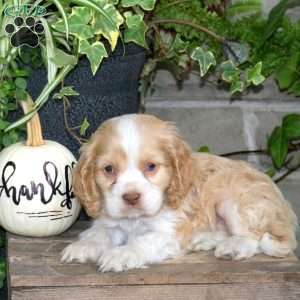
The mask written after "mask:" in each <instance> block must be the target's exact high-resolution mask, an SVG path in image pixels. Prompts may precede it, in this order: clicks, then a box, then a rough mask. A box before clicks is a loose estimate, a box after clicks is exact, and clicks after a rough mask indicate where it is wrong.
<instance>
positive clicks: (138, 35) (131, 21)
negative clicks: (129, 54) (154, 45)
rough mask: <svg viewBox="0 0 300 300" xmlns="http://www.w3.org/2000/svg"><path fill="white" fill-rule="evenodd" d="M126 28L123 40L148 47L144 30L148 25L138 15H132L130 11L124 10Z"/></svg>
mask: <svg viewBox="0 0 300 300" xmlns="http://www.w3.org/2000/svg"><path fill="white" fill-rule="evenodd" d="M124 15H125V18H126V29H125V32H124V39H125V42H126V43H128V42H134V43H136V44H138V45H140V46H142V47H144V48H148V45H147V43H146V38H145V35H146V31H147V29H148V26H147V25H146V23H145V22H144V20H143V17H142V16H140V15H133V14H132V13H130V12H126V13H125V14H124Z"/></svg>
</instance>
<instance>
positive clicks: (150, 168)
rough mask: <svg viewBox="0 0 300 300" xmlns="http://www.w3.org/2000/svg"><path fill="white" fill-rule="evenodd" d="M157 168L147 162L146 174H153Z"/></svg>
mask: <svg viewBox="0 0 300 300" xmlns="http://www.w3.org/2000/svg"><path fill="white" fill-rule="evenodd" d="M156 168H157V166H156V164H155V163H152V162H149V163H147V164H146V172H154V171H155V170H156Z"/></svg>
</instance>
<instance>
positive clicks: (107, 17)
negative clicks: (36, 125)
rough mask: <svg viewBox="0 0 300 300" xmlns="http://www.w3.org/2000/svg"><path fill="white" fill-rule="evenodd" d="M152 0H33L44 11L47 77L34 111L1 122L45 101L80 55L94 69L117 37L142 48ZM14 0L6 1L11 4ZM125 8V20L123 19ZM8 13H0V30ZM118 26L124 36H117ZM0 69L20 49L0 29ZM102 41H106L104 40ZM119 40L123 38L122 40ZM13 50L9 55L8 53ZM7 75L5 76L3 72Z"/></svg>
mask: <svg viewBox="0 0 300 300" xmlns="http://www.w3.org/2000/svg"><path fill="white" fill-rule="evenodd" d="M155 2H156V0H143V1H135V0H122V1H118V0H71V1H66V0H49V1H46V0H33V1H30V3H31V4H32V5H34V4H39V5H45V7H47V12H48V13H47V14H46V15H45V16H43V17H41V18H40V20H41V22H42V24H43V26H44V29H45V32H44V34H43V35H41V36H40V44H39V45H40V49H34V51H36V52H41V53H42V58H43V60H42V61H43V63H44V66H45V67H46V68H47V73H48V83H47V85H46V86H45V88H44V89H43V90H42V92H41V94H40V95H39V96H38V98H37V99H36V101H35V105H34V107H33V111H32V112H31V113H30V114H28V115H26V116H24V117H22V118H21V119H19V120H18V121H16V122H15V123H13V124H10V125H8V127H6V129H5V130H6V131H8V130H11V129H13V128H16V127H17V126H20V125H22V124H24V123H25V122H27V121H28V120H29V119H30V118H31V116H32V115H33V113H35V112H36V111H37V110H39V109H40V108H41V107H42V106H43V104H44V103H45V102H46V101H48V98H49V95H50V93H51V92H52V91H53V90H54V89H55V88H56V87H57V86H58V85H59V84H60V83H61V82H62V81H63V80H64V78H65V77H66V76H67V75H68V73H69V72H70V71H71V70H72V69H73V68H74V67H75V66H76V64H77V63H78V61H79V59H80V58H81V57H83V56H87V58H88V60H89V62H90V66H91V70H92V73H93V74H95V73H96V72H97V71H98V70H99V68H100V66H101V63H102V61H103V60H104V59H105V58H106V57H108V52H107V51H108V49H107V48H108V47H106V45H109V46H110V48H111V50H112V51H113V50H114V49H115V47H116V45H117V42H118V40H119V39H120V38H121V39H122V42H123V41H124V40H125V42H135V43H136V44H138V45H141V46H143V47H145V48H147V43H146V39H145V34H146V31H147V29H148V27H147V25H146V23H145V21H144V19H145V17H146V13H148V12H149V11H150V10H152V9H153V8H154V5H155ZM14 3H15V1H14V0H8V1H6V5H13V4H14ZM125 14H126V16H127V17H126V23H125ZM8 21H9V20H8V18H7V17H6V16H4V17H3V18H0V31H3V28H4V27H5V24H6V23H7V22H8ZM121 29H122V30H123V32H124V37H123V36H121ZM0 39H1V46H0V59H2V60H3V62H1V61H0V70H1V66H2V64H4V63H7V58H9V64H15V60H16V59H18V57H19V51H17V49H16V48H15V49H14V48H13V47H11V45H10V43H9V39H8V37H7V35H6V34H5V33H4V32H0ZM106 42H107V43H106ZM123 44H124V43H123ZM12 53H13V55H11V54H12ZM8 78H9V77H8ZM16 87H17V91H16V93H15V96H16V98H17V100H22V98H24V96H25V94H26V93H25V91H26V87H25V85H24V82H23V83H22V82H21V81H20V82H19V81H17V85H16Z"/></svg>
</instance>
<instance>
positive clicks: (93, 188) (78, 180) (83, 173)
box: [73, 139, 102, 218]
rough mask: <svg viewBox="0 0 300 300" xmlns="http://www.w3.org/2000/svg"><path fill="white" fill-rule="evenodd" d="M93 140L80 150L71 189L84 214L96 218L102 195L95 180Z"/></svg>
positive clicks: (94, 146)
mask: <svg viewBox="0 0 300 300" xmlns="http://www.w3.org/2000/svg"><path fill="white" fill-rule="evenodd" d="M93 140H94V139H91V141H90V142H89V143H88V144H85V145H84V146H83V147H82V148H81V149H80V152H81V156H80V159H79V161H78V163H77V165H76V166H75V169H74V174H73V188H74V193H75V195H76V196H77V198H78V200H79V202H80V203H81V204H82V206H83V207H84V209H85V211H86V213H87V214H88V215H89V216H90V217H93V218H96V217H98V216H99V214H100V211H101V202H102V193H101V191H100V188H99V186H98V185H97V184H96V180H95V168H96V149H95V148H96V145H95V141H93Z"/></svg>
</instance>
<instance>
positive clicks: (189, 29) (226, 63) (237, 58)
mask: <svg viewBox="0 0 300 300" xmlns="http://www.w3.org/2000/svg"><path fill="white" fill-rule="evenodd" d="M232 2H233V1H226V0H220V1H217V0H216V1H205V0H203V1H198V0H191V1H176V0H174V1H171V2H170V1H168V0H161V1H158V3H157V5H156V7H155V10H154V12H153V18H152V21H151V23H150V25H151V28H153V29H154V38H153V44H154V54H153V56H152V57H151V59H150V60H149V62H148V65H146V66H145V70H144V72H143V74H142V75H143V81H142V82H141V90H142V91H144V92H145V91H146V90H147V88H149V86H151V82H152V80H153V78H154V75H155V72H156V70H157V69H159V68H166V69H168V70H170V71H171V72H172V73H173V74H174V76H175V78H176V79H177V80H179V81H182V80H184V79H185V78H186V77H187V75H188V74H189V73H190V72H192V71H193V72H194V71H195V70H198V71H199V75H200V77H205V76H206V75H207V74H208V73H211V74H214V75H215V76H216V77H217V80H216V81H215V83H216V85H217V84H219V83H221V84H223V83H224V82H225V83H226V84H227V85H228V88H229V90H230V91H231V93H232V94H235V93H246V92H247V90H248V89H249V88H250V87H255V86H258V85H261V84H262V83H263V82H264V80H265V78H268V77H271V76H273V77H275V79H276V81H277V83H278V86H279V88H280V89H281V90H282V91H286V92H288V93H292V94H293V95H295V96H299V95H300V81H299V80H300V79H299V69H300V60H299V51H298V49H299V45H300V22H299V21H297V22H292V21H291V20H290V19H289V18H288V17H287V16H286V10H287V9H288V8H289V7H291V5H299V2H296V1H292V0H281V1H279V3H278V5H276V6H275V7H274V8H273V9H272V10H271V12H270V14H269V16H268V18H265V17H263V15H262V13H261V3H262V1H260V0H247V1H244V0H243V1H242V0H241V1H234V2H233V3H232ZM196 49H197V50H196ZM200 52H201V53H200ZM195 54H197V55H195ZM199 57H201V58H200V59H199ZM197 64H199V66H197ZM205 64H206V66H205ZM208 66H209V67H208ZM204 80H205V78H204Z"/></svg>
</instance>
